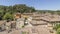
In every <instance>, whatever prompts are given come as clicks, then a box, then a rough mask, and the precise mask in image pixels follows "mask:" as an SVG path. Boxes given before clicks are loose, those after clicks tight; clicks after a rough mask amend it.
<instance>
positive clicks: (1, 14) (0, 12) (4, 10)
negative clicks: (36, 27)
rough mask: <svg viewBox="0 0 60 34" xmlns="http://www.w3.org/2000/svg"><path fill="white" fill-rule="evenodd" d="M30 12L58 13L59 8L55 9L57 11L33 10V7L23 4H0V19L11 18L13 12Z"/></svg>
mask: <svg viewBox="0 0 60 34" xmlns="http://www.w3.org/2000/svg"><path fill="white" fill-rule="evenodd" d="M32 12H38V13H46V12H48V13H51V14H55V13H56V14H58V15H60V11H59V10H57V11H52V10H35V8H34V7H29V6H27V5H25V4H16V5H13V6H4V5H0V20H7V19H11V20H13V14H15V13H32ZM7 14H8V15H7ZM7 16H8V17H7Z"/></svg>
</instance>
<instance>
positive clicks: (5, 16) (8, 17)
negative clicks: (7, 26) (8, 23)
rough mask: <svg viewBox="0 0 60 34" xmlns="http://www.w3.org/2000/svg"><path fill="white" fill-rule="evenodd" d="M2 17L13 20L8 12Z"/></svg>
mask: <svg viewBox="0 0 60 34" xmlns="http://www.w3.org/2000/svg"><path fill="white" fill-rule="evenodd" d="M3 19H4V20H13V15H12V14H10V13H6V14H5V15H4V16H3Z"/></svg>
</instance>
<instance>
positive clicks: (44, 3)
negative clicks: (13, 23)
mask: <svg viewBox="0 0 60 34" xmlns="http://www.w3.org/2000/svg"><path fill="white" fill-rule="evenodd" d="M15 4H26V5H27V6H32V7H35V9H38V10H60V0H0V5H7V6H9V5H15Z"/></svg>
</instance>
